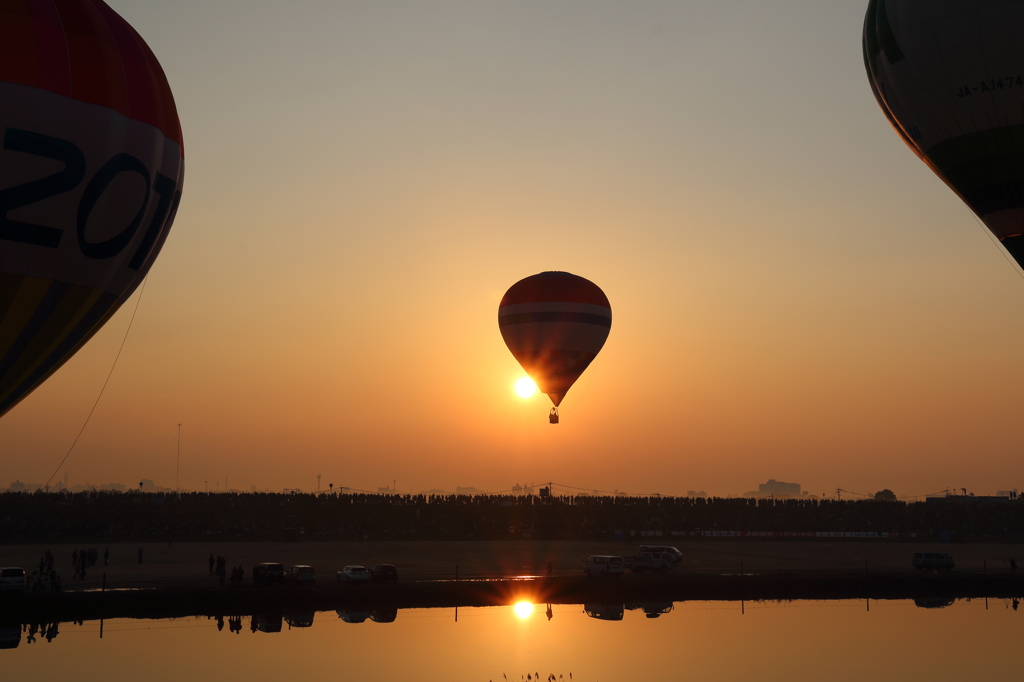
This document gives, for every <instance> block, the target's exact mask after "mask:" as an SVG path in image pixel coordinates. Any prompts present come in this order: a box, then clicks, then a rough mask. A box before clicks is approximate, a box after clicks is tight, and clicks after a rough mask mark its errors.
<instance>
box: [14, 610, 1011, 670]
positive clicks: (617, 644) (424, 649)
mask: <svg viewBox="0 0 1024 682" xmlns="http://www.w3.org/2000/svg"><path fill="white" fill-rule="evenodd" d="M1015 606H1017V604H1016V602H1014V601H1013V600H989V601H988V602H986V601H985V600H984V599H982V600H973V601H966V600H961V601H957V602H955V603H950V604H946V603H945V602H942V601H933V602H927V603H918V604H915V602H913V601H870V602H866V601H829V602H820V601H793V602H783V603H775V602H771V603H764V602H757V603H751V602H746V603H740V602H685V603H676V604H671V603H667V602H666V603H653V602H652V603H648V604H625V605H623V604H588V605H555V606H552V607H550V610H549V607H548V606H547V605H545V604H537V605H532V606H531V605H526V604H521V605H518V606H515V607H513V606H503V607H491V608H460V609H458V614H457V617H458V620H457V621H456V612H455V609H408V610H401V611H398V612H397V613H396V612H394V611H392V612H390V613H388V612H386V611H379V612H369V611H367V612H354V611H353V612H342V613H338V612H334V611H330V612H319V613H316V614H312V613H309V614H286V615H281V614H278V615H269V616H255V617H250V616H243V617H240V618H227V617H226V618H224V619H214V618H206V617H205V616H204V617H200V618H185V619H175V620H129V619H118V620H108V621H105V622H103V623H102V635H103V636H102V639H101V637H100V634H101V632H100V631H101V623H100V622H99V621H86V622H84V623H80V624H76V623H60V624H58V625H57V626H56V627H54V626H53V625H52V624H51V625H49V626H43V627H42V628H38V626H37V629H39V631H38V632H36V633H35V634H34V635H33V634H31V630H32V629H33V628H31V627H30V626H22V627H21V628H11V627H9V628H0V646H8V647H13V648H8V649H4V650H0V670H3V673H4V674H3V677H4V678H5V679H11V680H27V679H59V678H65V677H68V676H69V675H70V678H71V679H75V680H76V682H91V681H92V680H96V681H100V680H102V681H104V682H109V681H110V680H116V679H129V678H130V679H145V680H154V681H156V680H167V681H172V680H173V681H175V682H181V681H182V680H188V681H189V682H191V681H193V680H195V681H196V682H199V681H200V680H216V681H223V680H235V679H246V680H260V681H261V682H262V681H270V680H332V681H335V680H338V679H366V680H430V681H433V680H437V681H441V680H444V681H446V682H450V681H451V680H481V681H487V680H504V679H506V678H507V679H509V680H520V679H526V675H527V674H530V675H531V676H532V675H535V674H536V673H540V678H541V679H542V680H547V679H548V677H549V675H554V678H555V679H556V680H557V679H559V677H560V676H561V678H562V679H565V680H568V679H570V678H569V674H570V673H572V679H573V680H574V681H576V680H579V681H582V682H588V681H591V680H597V681H599V680H637V679H643V680H679V679H700V680H738V679H744V678H747V679H758V680H793V679H797V678H802V679H814V680H819V679H829V680H850V681H854V680H856V681H857V682H862V681H863V680H864V679H884V680H933V679H986V678H987V679H1016V678H1019V677H1021V676H1022V675H1024V661H1022V659H1021V656H1020V653H1019V652H1020V646H1021V642H1022V639H1024V637H1022V635H1024V609H1020V610H1016V609H1015ZM389 621H390V622H389ZM278 628H280V631H277V632H275V631H274V630H277V629H278ZM267 630H269V632H267ZM55 633H56V634H55ZM47 634H49V635H50V639H49V640H47V638H46V635H47ZM54 635H55V636H54ZM33 640H34V641H33ZM503 675H504V676H505V677H503Z"/></svg>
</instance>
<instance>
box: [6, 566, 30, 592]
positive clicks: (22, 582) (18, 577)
mask: <svg viewBox="0 0 1024 682" xmlns="http://www.w3.org/2000/svg"><path fill="white" fill-rule="evenodd" d="M0 592H28V575H26V574H25V569H24V568H15V567H14V566H8V567H6V568H0Z"/></svg>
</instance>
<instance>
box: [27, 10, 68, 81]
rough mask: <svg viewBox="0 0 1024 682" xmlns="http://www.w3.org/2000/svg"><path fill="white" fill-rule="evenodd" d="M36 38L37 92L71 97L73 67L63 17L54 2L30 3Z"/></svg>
mask: <svg viewBox="0 0 1024 682" xmlns="http://www.w3.org/2000/svg"><path fill="white" fill-rule="evenodd" d="M29 5H30V6H31V7H32V19H33V24H34V25H35V36H36V64H37V68H38V74H37V78H36V82H35V83H33V85H35V86H36V87H37V88H42V89H43V90H49V91H50V92H55V93H57V94H58V95H63V96H65V97H70V96H71V64H70V61H69V58H68V43H67V40H65V39H64V27H63V26H61V23H60V15H59V14H57V8H56V7H54V6H53V2H52V1H51V0H29Z"/></svg>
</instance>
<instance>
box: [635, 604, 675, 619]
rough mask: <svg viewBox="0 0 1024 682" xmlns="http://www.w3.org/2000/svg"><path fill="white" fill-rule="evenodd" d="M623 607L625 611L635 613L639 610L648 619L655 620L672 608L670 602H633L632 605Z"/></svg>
mask: <svg viewBox="0 0 1024 682" xmlns="http://www.w3.org/2000/svg"><path fill="white" fill-rule="evenodd" d="M625 606H626V610H627V611H636V610H637V609H640V610H641V611H643V612H644V615H645V616H647V617H648V618H657V617H658V616H661V615H662V614H665V613H668V612H669V611H671V610H672V608H673V606H672V602H670V601H648V602H634V603H632V604H626V605H625Z"/></svg>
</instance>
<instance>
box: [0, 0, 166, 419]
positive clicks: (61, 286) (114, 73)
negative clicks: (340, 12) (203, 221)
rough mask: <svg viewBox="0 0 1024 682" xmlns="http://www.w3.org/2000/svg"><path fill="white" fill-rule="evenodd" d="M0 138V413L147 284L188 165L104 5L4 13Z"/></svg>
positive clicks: (142, 67)
mask: <svg viewBox="0 0 1024 682" xmlns="http://www.w3.org/2000/svg"><path fill="white" fill-rule="evenodd" d="M0 131H2V135H3V145H2V148H0V415H2V414H3V413H5V412H7V411H8V410H10V409H11V408H12V407H14V405H16V404H17V403H18V402H19V401H20V400H22V399H23V398H24V397H25V396H26V395H28V394H29V393H30V392H31V391H32V390H33V389H34V388H35V387H37V386H38V385H39V384H40V383H42V382H43V381H44V380H45V379H46V378H47V377H48V376H50V375H51V374H52V373H53V372H55V371H56V370H57V369H58V368H59V367H60V366H61V365H63V364H64V362H66V361H67V360H68V358H70V357H71V356H72V355H73V354H74V353H75V352H76V351H77V350H78V349H79V348H81V347H82V345H84V344H85V342H86V341H88V340H89V338H91V337H92V335H93V334H95V333H96V331H97V330H98V329H99V328H100V327H101V326H102V325H103V323H104V322H106V320H108V319H109V318H110V317H111V316H112V315H113V314H114V313H115V312H116V311H117V309H118V308H119V307H120V306H121V304H123V303H124V302H125V301H126V300H127V299H128V297H129V296H131V294H132V292H133V291H135V289H136V287H138V285H139V284H140V283H141V282H142V279H143V278H144V277H145V276H146V274H147V273H148V272H149V269H150V267H151V266H152V264H153V261H154V260H155V259H156V257H157V255H158V254H159V253H160V249H161V248H162V246H163V244H164V241H165V240H166V238H167V233H168V231H169V230H170V228H171V225H172V223H173V222H174V216H175V213H176V211H177V208H178V203H179V201H180V200H181V188H182V182H183V179H184V168H185V164H184V149H183V145H182V135H181V126H180V124H179V121H178V114H177V111H176V109H175V106H174V98H173V96H172V95H171V90H170V86H169V85H168V83H167V79H166V77H165V76H164V73H163V70H162V69H161V68H160V64H159V62H158V61H157V59H156V57H155V56H154V55H153V53H152V52H151V51H150V49H149V47H148V46H147V45H146V43H145V41H143V40H142V38H141V37H140V36H139V35H138V33H136V32H135V30H134V29H133V28H132V27H131V26H130V25H129V24H128V23H127V22H126V21H125V20H124V19H122V18H121V17H120V16H119V15H118V14H117V13H116V12H114V11H113V10H112V9H110V7H108V6H107V5H106V4H105V3H103V2H102V1H101V0H31V1H29V0H20V1H19V0H13V1H12V2H6V3H3V4H2V5H0Z"/></svg>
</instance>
